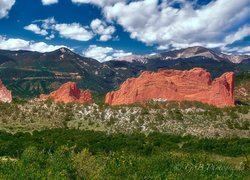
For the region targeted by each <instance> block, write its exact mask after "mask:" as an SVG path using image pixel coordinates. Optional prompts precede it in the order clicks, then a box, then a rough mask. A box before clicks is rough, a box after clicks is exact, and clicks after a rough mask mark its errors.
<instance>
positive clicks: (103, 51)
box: [83, 45, 132, 62]
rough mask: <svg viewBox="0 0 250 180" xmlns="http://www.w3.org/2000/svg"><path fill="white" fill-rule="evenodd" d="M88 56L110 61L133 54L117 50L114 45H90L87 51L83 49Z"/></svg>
mask: <svg viewBox="0 0 250 180" xmlns="http://www.w3.org/2000/svg"><path fill="white" fill-rule="evenodd" d="M83 55H84V56H86V57H90V58H94V59H97V60H98V61H100V62H104V61H109V60H112V59H116V58H119V57H123V56H129V55H132V53H131V52H124V51H123V50H116V49H113V48H112V47H100V46H96V45H90V46H89V48H88V49H87V50H86V51H83Z"/></svg>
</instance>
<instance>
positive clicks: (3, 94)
mask: <svg viewBox="0 0 250 180" xmlns="http://www.w3.org/2000/svg"><path fill="white" fill-rule="evenodd" d="M11 101H12V95H11V92H10V91H9V90H8V89H7V88H6V87H5V86H4V84H3V83H2V81H1V80H0V102H7V103H10V102H11Z"/></svg>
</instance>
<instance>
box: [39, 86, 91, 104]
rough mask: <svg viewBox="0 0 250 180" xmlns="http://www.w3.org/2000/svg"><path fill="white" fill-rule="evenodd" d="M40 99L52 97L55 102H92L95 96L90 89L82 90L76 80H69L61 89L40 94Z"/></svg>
mask: <svg viewBox="0 0 250 180" xmlns="http://www.w3.org/2000/svg"><path fill="white" fill-rule="evenodd" d="M40 99H52V100H54V101H55V102H63V103H92V102H93V98H92V95H91V92H90V90H85V91H83V90H81V89H79V88H78V87H77V85H76V83H75V82H67V83H65V84H63V85H62V86H61V87H60V88H59V89H57V90H56V91H53V92H52V93H50V94H49V95H44V94H41V95H40Z"/></svg>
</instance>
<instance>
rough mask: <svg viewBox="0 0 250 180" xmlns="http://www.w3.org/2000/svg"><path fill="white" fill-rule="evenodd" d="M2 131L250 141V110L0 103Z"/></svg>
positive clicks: (170, 105) (173, 104)
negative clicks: (50, 130)
mask: <svg viewBox="0 0 250 180" xmlns="http://www.w3.org/2000/svg"><path fill="white" fill-rule="evenodd" d="M0 111H1V116H0V130H3V131H7V132H11V133H15V132H32V131H35V130H43V129H48V128H69V129H80V130H94V131H103V132H108V133H125V134H130V133H143V134H148V133H150V132H163V133H170V134H179V135H195V136H198V137H208V138H212V137H213V138H214V137H249V130H250V124H249V119H250V107H249V106H236V107H229V108H223V109H220V108H216V107H213V106H208V105H205V104H202V103H198V102H181V103H180V102H154V101H152V102H145V103H144V104H132V105H129V106H115V107H110V106H107V105H103V104H101V103H100V104H99V105H98V104H90V105H88V104H63V103H54V102H52V101H49V100H48V101H45V102H28V101H23V100H22V101H21V100H15V101H14V102H13V103H11V104H4V103H0Z"/></svg>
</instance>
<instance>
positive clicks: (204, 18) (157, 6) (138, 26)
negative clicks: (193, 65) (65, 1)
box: [91, 0, 250, 47]
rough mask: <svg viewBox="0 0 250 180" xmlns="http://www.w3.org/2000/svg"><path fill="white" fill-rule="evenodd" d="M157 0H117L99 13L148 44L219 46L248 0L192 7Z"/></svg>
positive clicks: (245, 13) (249, 6) (244, 13)
mask: <svg viewBox="0 0 250 180" xmlns="http://www.w3.org/2000/svg"><path fill="white" fill-rule="evenodd" d="M91 2H92V3H94V2H93V1H91ZM159 2H160V1H159V0H144V1H130V2H129V3H126V2H125V1H124V2H117V3H115V4H112V5H106V6H105V7H103V13H104V15H105V17H106V18H107V20H108V21H115V22H117V23H118V24H120V25H121V26H122V27H123V28H124V29H125V31H127V32H129V33H130V37H131V38H133V39H137V40H139V41H142V42H144V43H146V44H149V45H152V44H156V45H159V46H171V47H183V46H186V45H187V46H190V44H204V45H206V44H209V45H210V46H212V45H213V46H218V47H219V46H220V45H221V44H222V43H221V42H223V41H224V39H225V37H226V36H229V35H230V34H232V32H231V29H232V28H235V27H241V25H242V24H243V23H244V21H246V20H247V19H248V18H249V12H250V1H249V0H237V1H230V3H229V2H228V0H217V1H211V2H210V3H209V4H207V5H204V6H201V7H200V8H195V7H194V6H193V4H192V3H190V2H189V1H181V2H183V4H182V7H181V9H176V8H174V7H172V6H170V5H169V3H167V2H168V1H166V0H163V1H161V3H159ZM94 4H96V3H94ZM233 33H235V32H233ZM228 39H230V38H228ZM223 43H224V42H223Z"/></svg>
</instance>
